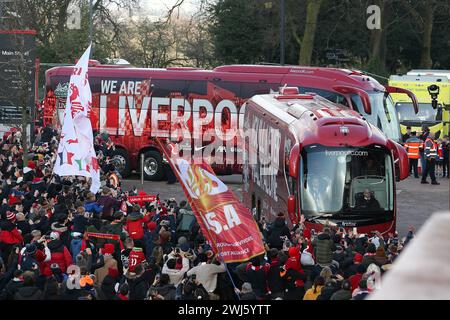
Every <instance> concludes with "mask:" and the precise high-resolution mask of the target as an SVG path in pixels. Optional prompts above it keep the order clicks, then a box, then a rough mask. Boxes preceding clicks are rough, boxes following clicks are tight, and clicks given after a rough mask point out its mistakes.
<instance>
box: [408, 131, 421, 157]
mask: <svg viewBox="0 0 450 320" xmlns="http://www.w3.org/2000/svg"><path fill="white" fill-rule="evenodd" d="M422 144H423V141H422V140H420V139H419V138H417V137H414V136H413V137H411V138H409V139H408V140H406V142H405V145H404V147H405V149H406V152H407V153H408V158H409V159H419V158H420V152H419V151H420V148H422Z"/></svg>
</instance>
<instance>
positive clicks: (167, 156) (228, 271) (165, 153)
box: [155, 137, 241, 300]
mask: <svg viewBox="0 0 450 320" xmlns="http://www.w3.org/2000/svg"><path fill="white" fill-rule="evenodd" d="M155 140H156V142H157V144H158V145H159V147H160V148H161V150H162V152H163V153H164V155H165V156H166V158H167V160H168V162H169V165H170V166H171V167H172V170H173V173H174V174H175V175H176V177H177V178H178V181H180V184H181V186H182V188H183V191H184V192H185V193H186V194H187V193H188V192H186V190H185V187H184V185H183V182H182V179H181V176H180V174H179V172H178V170H177V168H176V167H175V166H174V165H172V162H171V161H170V155H169V154H168V152H167V150H166V148H165V146H164V145H163V143H162V142H161V140H159V139H158V138H157V137H156V139H155ZM186 198H187V200H188V202H189V204H190V205H191V208H195V206H194V204H193V203H192V201H191V199H190V198H189V197H186ZM196 219H197V217H196ZM198 223H199V225H200V226H201V224H200V222H198ZM201 223H202V224H204V222H203V221H201ZM201 229H202V228H201ZM204 229H205V230H206V232H207V233H208V234H209V230H208V229H207V228H206V227H204ZM202 232H203V230H202ZM209 237H210V238H211V239H212V237H211V236H209ZM212 244H213V246H214V248H215V249H216V251H217V253H218V255H219V257H220V258H221V260H222V261H221V262H223V264H224V265H225V270H226V271H227V274H228V277H229V278H230V280H231V284H232V285H233V288H234V289H237V287H236V284H235V283H234V281H233V277H232V276H231V273H230V270H228V265H227V264H226V262H225V261H224V259H223V254H222V252H221V250H220V249H219V247H218V246H217V244H216V243H215V242H214V241H212ZM233 291H234V293H235V294H236V296H237V297H238V300H241V298H240V297H239V294H238V293H237V292H236V290H233Z"/></svg>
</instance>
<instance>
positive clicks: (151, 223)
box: [147, 221, 156, 231]
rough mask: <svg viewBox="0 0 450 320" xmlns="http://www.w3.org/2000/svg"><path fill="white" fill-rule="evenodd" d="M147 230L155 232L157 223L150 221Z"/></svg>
mask: <svg viewBox="0 0 450 320" xmlns="http://www.w3.org/2000/svg"><path fill="white" fill-rule="evenodd" d="M147 229H148V230H149V231H153V230H155V229H156V222H155V221H150V222H149V223H147Z"/></svg>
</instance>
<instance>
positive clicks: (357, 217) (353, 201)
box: [243, 88, 409, 234]
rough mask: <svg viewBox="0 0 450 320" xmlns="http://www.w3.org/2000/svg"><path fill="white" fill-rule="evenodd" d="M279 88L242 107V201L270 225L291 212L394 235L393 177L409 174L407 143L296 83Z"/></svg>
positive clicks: (294, 217) (295, 218) (311, 224)
mask: <svg viewBox="0 0 450 320" xmlns="http://www.w3.org/2000/svg"><path fill="white" fill-rule="evenodd" d="M280 92H281V93H280V94H268V95H258V96H254V97H253V98H251V99H249V100H248V102H247V104H246V108H245V121H244V133H245V138H244V165H243V177H244V178H243V182H244V187H243V200H244V204H245V205H246V206H248V207H249V208H256V215H257V218H258V219H261V218H262V217H264V218H265V219H266V221H268V222H269V221H273V220H274V218H275V217H276V216H277V214H278V213H279V212H288V213H289V217H290V220H291V223H298V222H299V220H300V214H301V215H303V216H304V218H305V224H306V226H307V227H308V228H309V229H315V230H319V229H321V228H322V226H323V225H324V224H325V223H326V222H327V221H328V223H330V224H331V225H338V226H342V227H344V228H355V227H356V228H357V230H358V233H366V232H369V231H374V230H377V231H380V232H381V233H383V234H387V233H388V232H394V231H395V226H396V192H395V178H396V176H397V177H398V178H400V179H406V178H407V177H408V173H409V172H408V165H409V164H408V158H407V154H406V151H405V150H404V148H403V147H402V146H401V145H400V144H398V143H397V142H395V141H393V140H392V139H389V138H387V137H386V136H385V135H384V134H383V132H381V130H379V129H378V128H377V127H376V126H374V125H372V124H370V123H369V122H368V121H366V120H365V119H364V118H363V117H362V116H361V115H359V114H358V113H357V112H355V111H353V110H351V109H348V108H345V107H343V106H342V105H338V104H335V103H332V102H330V101H329V100H326V99H324V98H322V97H320V96H318V95H315V94H314V93H311V94H309V93H308V94H298V90H297V88H285V89H284V90H280ZM395 163H398V169H396V166H395V165H394V164H395Z"/></svg>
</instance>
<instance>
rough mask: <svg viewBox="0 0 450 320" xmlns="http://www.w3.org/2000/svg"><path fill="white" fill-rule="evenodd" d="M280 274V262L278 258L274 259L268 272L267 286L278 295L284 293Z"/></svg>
mask: <svg viewBox="0 0 450 320" xmlns="http://www.w3.org/2000/svg"><path fill="white" fill-rule="evenodd" d="M280 272H281V262H280V260H278V258H275V259H272V261H271V262H270V266H269V269H268V270H267V286H268V287H269V290H270V292H271V293H272V294H278V293H281V292H283V291H284V284H283V280H282V278H281V276H280Z"/></svg>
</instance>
